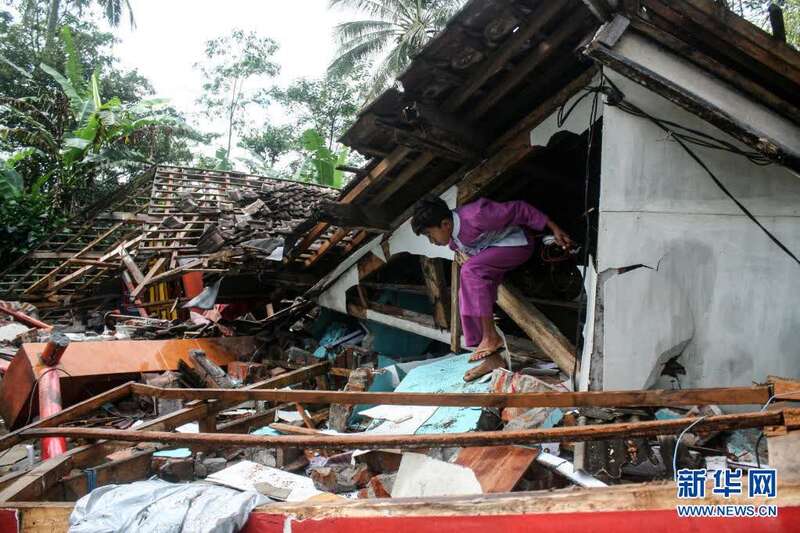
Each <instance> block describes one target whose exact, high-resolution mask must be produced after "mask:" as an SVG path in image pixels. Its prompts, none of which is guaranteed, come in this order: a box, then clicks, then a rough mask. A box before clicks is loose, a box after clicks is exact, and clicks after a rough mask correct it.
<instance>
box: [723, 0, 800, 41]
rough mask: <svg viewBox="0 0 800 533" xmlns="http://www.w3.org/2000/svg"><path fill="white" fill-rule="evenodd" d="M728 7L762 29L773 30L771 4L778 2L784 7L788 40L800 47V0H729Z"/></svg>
mask: <svg viewBox="0 0 800 533" xmlns="http://www.w3.org/2000/svg"><path fill="white" fill-rule="evenodd" d="M727 1H728V8H729V9H731V10H732V11H734V12H735V13H737V14H738V15H741V16H742V17H744V18H746V19H747V20H749V21H750V22H752V23H753V24H755V25H757V26H760V27H761V28H762V29H764V30H766V31H768V32H772V25H771V24H770V21H769V5H770V4H771V3H774V4H777V5H779V6H780V7H781V9H783V21H784V26H785V28H786V42H787V43H789V44H790V45H792V46H794V47H795V48H800V0H775V1H773V2H768V1H764V0H727Z"/></svg>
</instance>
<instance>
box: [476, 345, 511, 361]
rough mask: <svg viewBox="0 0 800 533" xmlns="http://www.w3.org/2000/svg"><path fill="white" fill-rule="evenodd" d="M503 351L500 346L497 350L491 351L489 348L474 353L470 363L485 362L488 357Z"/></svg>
mask: <svg viewBox="0 0 800 533" xmlns="http://www.w3.org/2000/svg"><path fill="white" fill-rule="evenodd" d="M502 349H503V347H502V346H498V347H497V348H494V349H493V350H490V349H488V348H484V349H482V350H475V351H474V352H472V354H470V356H469V362H470V363H475V362H477V361H483V360H484V359H486V358H487V357H491V356H492V355H494V354H496V353H497V352H499V351H500V350H502Z"/></svg>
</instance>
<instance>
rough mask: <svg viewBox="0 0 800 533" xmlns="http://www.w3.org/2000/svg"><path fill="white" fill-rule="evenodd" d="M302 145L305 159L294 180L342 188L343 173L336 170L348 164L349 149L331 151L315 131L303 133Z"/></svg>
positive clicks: (342, 148)
mask: <svg viewBox="0 0 800 533" xmlns="http://www.w3.org/2000/svg"><path fill="white" fill-rule="evenodd" d="M300 144H301V147H302V152H303V154H304V155H305V159H304V160H303V162H302V163H301V164H300V166H299V168H298V170H297V172H296V173H295V175H294V179H296V180H299V181H311V182H315V183H319V184H320V185H330V186H332V187H341V186H342V178H343V173H342V171H341V170H336V167H337V166H339V165H343V164H345V163H346V162H347V154H348V149H347V147H346V146H342V147H341V148H339V150H337V151H333V150H331V149H330V148H328V147H327V146H326V144H325V138H324V137H323V136H322V135H320V134H319V132H318V131H316V130H313V129H309V130H306V131H304V132H303V134H302V135H301V136H300Z"/></svg>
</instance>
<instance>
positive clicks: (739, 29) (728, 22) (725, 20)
mask: <svg viewBox="0 0 800 533" xmlns="http://www.w3.org/2000/svg"><path fill="white" fill-rule="evenodd" d="M648 3H649V2H648ZM669 5H670V7H672V8H673V9H676V10H678V11H680V12H682V13H684V14H685V15H686V16H687V18H688V19H689V20H691V21H693V22H694V23H695V24H697V25H698V26H701V27H702V28H703V31H705V32H707V33H712V34H714V35H717V36H720V37H721V38H723V39H725V40H726V41H727V42H728V43H730V44H732V45H733V46H732V47H731V48H732V49H734V50H737V51H738V53H742V52H744V53H746V54H747V55H749V56H750V57H751V58H753V59H754V60H755V61H758V62H759V63H762V64H764V65H766V66H768V67H769V68H770V69H772V70H773V71H775V72H777V73H779V74H780V75H782V76H784V77H786V78H787V79H790V80H792V81H793V82H794V83H797V84H800V56H798V53H797V50H794V49H793V48H792V47H790V46H788V45H786V44H785V43H781V42H778V41H775V40H774V39H773V38H772V36H771V35H770V34H769V33H767V32H765V31H764V30H762V29H761V28H759V27H757V26H755V25H754V24H752V23H750V22H749V21H747V20H746V19H744V18H742V17H740V16H739V15H737V14H736V13H734V12H733V11H731V10H728V9H724V8H723V10H722V11H721V10H720V6H719V4H716V3H715V2H713V1H712V0H691V1H687V0H670V2H669ZM648 7H649V6H648ZM721 14H722V15H723V16H720V15H721Z"/></svg>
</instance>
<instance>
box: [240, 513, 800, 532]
mask: <svg viewBox="0 0 800 533" xmlns="http://www.w3.org/2000/svg"><path fill="white" fill-rule="evenodd" d="M284 521H285V519H284V517H283V516H281V515H274V514H267V513H262V512H255V513H252V514H251V515H250V519H249V520H248V521H247V524H245V527H244V529H242V533H284V532H285V531H291V533H365V532H368V533H490V532H494V531H502V532H503V533H523V532H525V533H527V532H530V531H535V532H537V533H555V532H559V533H560V532H565V531H570V532H571V531H580V533H593V532H608V531H612V532H613V533H641V532H642V531H645V532H647V533H680V532H684V531H685V532H692V533H701V532H705V531H708V532H713V533H753V532H754V531H769V532H775V533H794V532H796V531H797V530H798V529H797V527H798V526H797V524H798V523H800V508H798V507H788V508H787V507H782V508H780V509H778V517H777V518H679V517H678V515H677V512H676V511H675V510H657V511H607V512H591V513H590V512H586V513H546V514H526V515H500V516H464V515H461V516H396V517H376V516H370V517H352V518H322V519H309V520H302V521H295V520H294V519H292V521H291V528H290V529H289V528H287V529H284Z"/></svg>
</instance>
